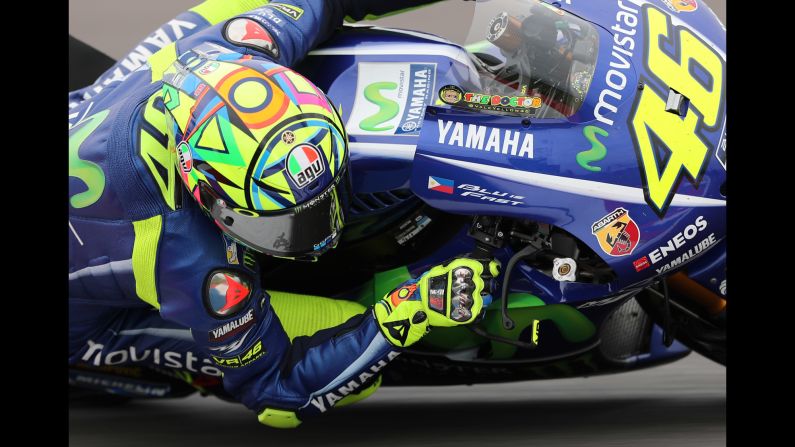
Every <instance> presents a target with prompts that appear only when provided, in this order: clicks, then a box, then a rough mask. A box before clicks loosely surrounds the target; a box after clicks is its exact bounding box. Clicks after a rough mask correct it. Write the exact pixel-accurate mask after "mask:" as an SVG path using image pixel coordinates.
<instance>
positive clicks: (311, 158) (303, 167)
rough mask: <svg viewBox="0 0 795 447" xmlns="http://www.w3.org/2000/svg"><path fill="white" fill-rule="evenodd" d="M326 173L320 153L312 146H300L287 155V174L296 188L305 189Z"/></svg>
mask: <svg viewBox="0 0 795 447" xmlns="http://www.w3.org/2000/svg"><path fill="white" fill-rule="evenodd" d="M324 172H326V167H325V166H324V165H323V160H321V157H320V151H319V150H318V149H317V148H316V147H315V146H312V145H311V144H306V143H305V144H300V145H298V146H296V147H294V148H293V149H292V150H290V153H289V154H288V155H287V173H288V174H289V175H290V179H292V181H293V182H294V183H295V186H297V187H299V188H303V187H305V186H306V185H308V184H309V183H311V182H312V181H313V180H315V179H316V178H318V177H319V176H320V174H322V173H324Z"/></svg>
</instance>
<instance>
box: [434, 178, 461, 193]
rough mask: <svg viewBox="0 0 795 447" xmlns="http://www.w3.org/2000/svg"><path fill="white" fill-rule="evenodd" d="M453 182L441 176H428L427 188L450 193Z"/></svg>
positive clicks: (453, 185)
mask: <svg viewBox="0 0 795 447" xmlns="http://www.w3.org/2000/svg"><path fill="white" fill-rule="evenodd" d="M454 187H455V182H453V181H452V180H448V179H446V178H441V177H432V176H428V189H430V190H432V191H439V192H443V193H445V194H452V193H453V188H454Z"/></svg>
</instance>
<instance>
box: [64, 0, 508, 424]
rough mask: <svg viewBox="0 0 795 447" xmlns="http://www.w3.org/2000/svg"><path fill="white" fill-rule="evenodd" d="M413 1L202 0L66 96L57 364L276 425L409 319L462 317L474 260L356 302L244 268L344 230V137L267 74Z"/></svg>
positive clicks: (313, 248)
mask: <svg viewBox="0 0 795 447" xmlns="http://www.w3.org/2000/svg"><path fill="white" fill-rule="evenodd" d="M426 2H427V1H423V0H410V1H404V2H400V3H399V4H398V5H396V6H397V8H396V7H394V6H391V5H390V7H386V6H384V5H383V4H380V2H377V1H374V0H373V1H367V0H359V1H352V0H334V1H322V0H285V1H283V2H280V3H270V4H265V5H264V6H263V4H264V3H266V2H262V1H251V0H245V1H241V0H238V1H227V2H217V1H216V2H214V1H211V0H210V1H207V2H205V3H203V4H201V5H199V6H197V7H196V8H194V9H193V10H191V11H189V12H187V13H185V14H183V15H181V16H178V17H177V18H176V19H175V21H176V22H175V21H172V22H169V23H173V25H172V27H171V28H172V31H174V36H175V38H176V39H178V40H176V41H175V42H172V43H168V44H165V40H167V39H166V38H164V37H163V36H164V35H165V36H166V37H169V36H168V35H167V34H165V32H164V31H163V32H162V33H160V32H156V33H154V34H153V35H152V36H150V37H149V38H147V39H146V40H145V41H144V42H149V43H151V42H154V41H157V42H159V43H162V44H163V45H162V49H160V50H159V51H157V52H154V53H153V54H151V55H150V56H148V58H147V60H146V64H140V65H139V67H137V68H131V67H134V64H132V63H131V59H129V58H128V59H125V60H123V61H121V62H119V63H118V64H117V65H115V66H114V67H111V69H110V70H108V71H107V72H106V73H105V74H104V75H103V76H101V77H100V81H99V82H97V83H96V84H95V85H93V86H89V87H86V88H84V89H81V90H78V91H76V92H72V93H71V94H70V98H69V102H70V137H69V166H70V172H69V177H70V178H69V186H70V192H69V195H70V198H69V203H70V215H69V229H70V271H69V295H70V297H69V306H70V310H69V312H70V358H69V361H70V364H71V363H78V362H82V363H85V364H89V365H93V366H97V367H98V366H102V365H124V364H131V363H132V364H142V365H150V366H155V367H166V368H174V369H181V370H186V371H189V372H201V373H203V374H207V375H215V376H221V375H222V376H223V383H224V387H225V389H226V390H227V391H228V392H229V393H230V394H231V395H232V396H233V397H234V398H235V399H236V400H239V401H240V402H242V403H243V404H245V405H246V406H247V407H248V408H250V409H252V410H253V411H255V412H256V413H257V415H258V419H259V420H260V421H261V422H262V423H264V424H267V425H271V426H276V427H294V426H296V425H298V424H299V423H300V422H301V420H303V419H305V418H306V416H309V415H312V414H318V413H324V412H326V411H328V410H329V409H330V408H331V407H333V406H335V405H337V404H341V403H344V401H345V399H346V396H351V397H352V396H353V394H354V393H355V392H356V391H361V390H362V389H365V388H368V387H371V386H373V385H374V384H375V386H377V377H378V371H379V370H380V369H381V368H383V367H384V366H385V365H386V363H388V362H389V361H390V360H392V359H393V358H394V357H396V356H397V355H398V354H399V352H400V350H401V349H402V348H404V347H406V346H410V345H412V344H413V343H415V342H416V341H418V340H419V339H420V338H421V337H422V336H423V335H424V334H425V333H426V332H427V331H428V329H429V327H432V326H454V325H459V324H467V323H471V322H473V321H474V320H475V319H476V318H477V317H478V315H479V314H480V312H481V310H482V309H483V308H485V307H486V306H487V305H488V304H489V302H490V299H491V297H490V296H489V295H488V294H486V284H485V283H484V280H483V277H488V276H494V275H496V274H497V273H498V272H497V269H496V265H495V264H494V263H493V262H492V263H481V262H480V261H476V260H473V259H457V260H454V261H452V262H450V263H448V264H446V265H441V266H437V267H434V268H433V269H431V270H430V271H428V272H427V273H426V274H424V275H422V276H420V277H419V278H416V279H413V280H411V281H408V282H406V283H404V284H402V285H400V286H398V287H397V288H396V289H395V290H394V291H392V292H390V293H389V294H388V295H387V296H386V297H384V299H383V300H382V301H381V302H380V303H378V304H376V305H375V306H374V307H373V308H372V309H371V310H365V309H363V308H361V306H359V305H358V304H356V303H350V302H340V301H333V300H329V299H324V298H320V297H309V296H299V295H295V294H289V293H283V292H275V291H266V290H264V289H263V286H262V285H261V284H260V279H259V271H258V265H257V261H256V256H255V252H257V253H264V254H269V255H274V256H280V257H288V258H306V257H308V258H312V257H316V256H320V255H322V254H323V253H325V252H326V251H328V250H329V249H331V248H333V247H334V246H335V245H336V244H337V242H338V240H339V237H340V234H341V231H342V230H343V227H344V223H345V213H346V206H347V190H348V187H349V186H348V184H349V179H348V177H349V175H350V173H349V170H348V167H347V166H348V158H349V154H348V148H347V136H346V133H345V129H344V128H343V125H342V122H341V119H340V117H339V114H338V112H337V110H336V109H335V108H334V106H333V105H332V104H331V103H330V101H329V100H328V98H326V96H325V95H324V94H323V92H321V91H320V90H319V89H318V88H317V87H315V86H314V85H313V84H312V83H311V82H309V81H308V80H306V79H305V78H303V77H302V76H301V75H300V74H298V73H296V72H294V71H292V70H290V69H289V68H287V67H290V66H293V65H294V64H295V63H297V62H298V61H299V60H300V59H301V58H302V57H303V56H305V55H306V53H307V52H308V51H309V50H310V49H311V48H313V47H314V46H315V45H317V44H318V43H320V42H322V41H323V40H324V39H326V38H327V37H328V36H329V35H330V33H331V32H332V31H333V30H334V28H336V27H337V26H338V25H339V23H340V22H341V21H342V19H343V17H345V16H350V17H352V18H353V19H355V20H361V19H363V18H364V17H365V16H366V15H367V14H368V13H373V14H383V13H385V12H388V11H389V10H392V9H399V8H405V7H413V6H417V5H419V4H422V3H426ZM222 3H223V4H222ZM245 11H248V12H245ZM186 23H189V24H192V25H193V26H192V27H189V26H188V25H185V24H186ZM175 30H178V31H179V33H177V31H175ZM161 31H162V30H161ZM158 39H159V40H158ZM142 45H143V43H142ZM139 47H140V45H139ZM142 48H144V49H146V46H143V47H142ZM137 54H139V55H140V54H143V52H139V53H137ZM139 62H140V61H139ZM125 70H126V71H129V72H125ZM183 185H184V186H183ZM208 217H209V218H208ZM219 229H220V231H219ZM308 280H311V278H308ZM288 314H289V315H291V316H292V317H291V318H286V317H285V316H286V315H288ZM283 317H285V318H283ZM373 389H374V387H373ZM349 400H351V399H349Z"/></svg>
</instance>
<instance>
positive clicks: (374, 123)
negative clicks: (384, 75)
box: [359, 82, 400, 132]
mask: <svg viewBox="0 0 795 447" xmlns="http://www.w3.org/2000/svg"><path fill="white" fill-rule="evenodd" d="M396 88H397V84H396V83H394V82H374V83H372V84H370V85H368V86H367V87H365V88H364V97H365V99H367V100H368V101H370V102H371V103H373V104H375V105H376V106H378V112H376V113H375V115H372V116H369V117H367V118H365V119H363V120H362V122H361V123H359V128H360V129H362V130H366V131H368V132H382V131H385V130H392V129H394V128H395V126H392V125H387V126H384V125H383V124H384V123H386V122H387V121H389V120H391V119H393V118H394V117H396V116H397V114H398V112H399V111H400V105H398V103H397V102H396V101H393V100H391V99H389V98H384V96H383V95H381V91H382V90H395V89H396Z"/></svg>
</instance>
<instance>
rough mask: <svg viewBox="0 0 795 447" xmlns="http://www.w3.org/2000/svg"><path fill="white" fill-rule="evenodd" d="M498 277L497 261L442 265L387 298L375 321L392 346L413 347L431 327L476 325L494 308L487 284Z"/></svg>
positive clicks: (378, 306)
mask: <svg viewBox="0 0 795 447" xmlns="http://www.w3.org/2000/svg"><path fill="white" fill-rule="evenodd" d="M498 274H499V263H498V262H497V261H495V260H491V261H480V260H475V259H469V258H458V259H455V260H453V261H451V262H450V263H448V264H446V265H438V266H436V267H433V268H432V269H430V270H428V271H427V272H425V273H423V274H422V275H421V276H420V277H419V278H416V279H412V280H409V281H406V282H404V283H403V284H401V285H400V286H398V287H397V288H396V289H394V290H392V291H391V292H389V293H388V294H386V296H385V297H384V298H383V299H382V300H381V301H380V302H378V303H376V305H375V306H374V308H373V313H374V315H375V319H376V321H377V322H378V326H379V328H380V329H381V332H382V333H383V334H384V336H385V337H386V339H387V340H389V342H390V343H392V344H393V345H395V346H398V347H407V346H411V345H412V344H414V343H416V342H417V341H419V340H420V338H422V336H424V335H425V334H426V333H427V332H428V331H429V330H430V327H433V326H437V327H450V326H458V325H463V324H469V323H472V322H474V321H475V320H476V319H477V318H478V317H479V316H480V314H481V312H482V311H483V309H485V308H486V307H488V305H489V304H491V299H492V297H491V294H490V287H489V288H487V287H486V285H487V284H486V281H489V282H490V280H491V278H493V277H496V276H497V275H498ZM484 280H486V281H484Z"/></svg>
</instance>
